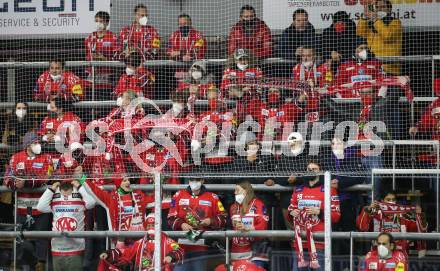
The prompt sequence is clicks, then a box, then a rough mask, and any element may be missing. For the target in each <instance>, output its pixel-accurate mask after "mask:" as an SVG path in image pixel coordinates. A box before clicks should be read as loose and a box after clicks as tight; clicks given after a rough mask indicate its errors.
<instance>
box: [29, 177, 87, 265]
mask: <svg viewBox="0 0 440 271" xmlns="http://www.w3.org/2000/svg"><path fill="white" fill-rule="evenodd" d="M94 205H95V201H94V200H93V198H92V197H91V196H90V195H89V194H88V193H87V191H86V190H85V189H84V187H82V186H81V185H80V183H79V182H78V181H72V182H69V181H64V182H63V183H61V184H60V182H55V183H53V184H52V186H51V187H49V188H48V189H47V190H46V191H45V192H44V193H43V195H42V196H41V198H40V199H39V201H38V205H37V209H38V211H40V212H42V213H52V214H53V222H52V231H54V232H57V231H58V232H70V231H84V230H85V218H86V215H85V213H86V211H87V210H89V209H92V208H93V206H94ZM51 250H52V263H53V270H54V271H61V270H75V271H81V270H83V254H84V251H85V239H84V238H68V237H61V238H52V242H51Z"/></svg>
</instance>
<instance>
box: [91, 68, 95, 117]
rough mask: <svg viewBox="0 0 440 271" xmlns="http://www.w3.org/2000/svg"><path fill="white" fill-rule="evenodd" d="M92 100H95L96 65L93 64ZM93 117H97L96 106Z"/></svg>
mask: <svg viewBox="0 0 440 271" xmlns="http://www.w3.org/2000/svg"><path fill="white" fill-rule="evenodd" d="M92 101H93V102H94V101H95V66H92ZM92 118H93V119H95V108H93V109H92Z"/></svg>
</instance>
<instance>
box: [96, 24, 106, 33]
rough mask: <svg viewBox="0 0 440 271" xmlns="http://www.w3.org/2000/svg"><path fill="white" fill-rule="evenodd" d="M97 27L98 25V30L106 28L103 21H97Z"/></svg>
mask: <svg viewBox="0 0 440 271" xmlns="http://www.w3.org/2000/svg"><path fill="white" fill-rule="evenodd" d="M95 27H96V30H97V31H102V30H105V25H104V24H103V23H101V22H96V26H95Z"/></svg>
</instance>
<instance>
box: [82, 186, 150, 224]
mask: <svg viewBox="0 0 440 271" xmlns="http://www.w3.org/2000/svg"><path fill="white" fill-rule="evenodd" d="M83 184H84V186H85V187H86V188H87V190H88V191H89V193H92V196H93V197H94V198H95V200H96V202H97V203H99V204H100V205H101V206H102V207H104V208H105V209H106V211H107V219H108V223H109V230H115V231H136V230H144V229H145V226H146V224H145V223H146V221H145V217H146V214H145V209H146V206H147V205H148V204H149V201H148V200H147V198H145V197H144V196H143V195H140V194H138V193H136V192H131V193H128V194H124V195H120V194H119V193H118V192H117V190H114V191H112V192H108V191H104V190H102V189H101V188H100V186H98V184H96V183H95V182H93V181H91V180H86V181H85V182H84V183H83ZM133 203H134V204H133Z"/></svg>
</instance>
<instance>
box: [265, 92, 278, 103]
mask: <svg viewBox="0 0 440 271" xmlns="http://www.w3.org/2000/svg"><path fill="white" fill-rule="evenodd" d="M267 101H268V102H269V103H271V104H275V103H278V102H279V101H280V94H279V93H276V92H271V93H268V94H267Z"/></svg>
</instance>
